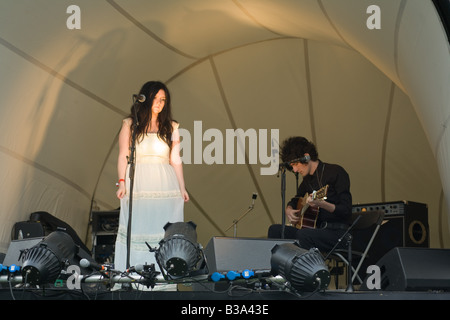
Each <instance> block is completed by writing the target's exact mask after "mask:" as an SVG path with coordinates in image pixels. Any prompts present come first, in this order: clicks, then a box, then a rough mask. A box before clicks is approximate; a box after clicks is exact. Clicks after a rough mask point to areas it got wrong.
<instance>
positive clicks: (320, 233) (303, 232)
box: [268, 223, 348, 252]
mask: <svg viewBox="0 0 450 320" xmlns="http://www.w3.org/2000/svg"><path fill="white" fill-rule="evenodd" d="M281 227H282V226H281V224H274V225H271V226H270V227H269V231H268V238H270V239H281V232H282V228H281ZM347 228H348V225H347V224H343V223H322V224H321V225H320V227H319V228H316V229H308V228H303V229H298V228H296V227H292V226H285V229H284V239H291V240H298V242H299V244H300V247H302V248H303V249H307V250H308V249H311V248H317V249H319V250H320V251H322V252H327V251H330V250H331V249H332V248H333V247H334V246H335V245H336V243H337V242H338V241H339V238H340V237H341V236H342V235H343V234H344V233H345V231H346V230H347Z"/></svg>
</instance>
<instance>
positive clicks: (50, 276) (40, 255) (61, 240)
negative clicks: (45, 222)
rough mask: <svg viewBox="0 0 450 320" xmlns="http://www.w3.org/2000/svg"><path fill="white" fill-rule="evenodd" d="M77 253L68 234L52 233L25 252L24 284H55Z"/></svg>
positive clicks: (23, 266) (23, 265) (61, 232)
mask: <svg viewBox="0 0 450 320" xmlns="http://www.w3.org/2000/svg"><path fill="white" fill-rule="evenodd" d="M77 251H78V247H77V246H76V245H75V242H74V241H73V239H72V237H71V236H70V235H68V234H67V233H66V232H63V231H54V232H52V233H50V234H49V235H48V236H47V237H45V238H44V239H43V240H42V241H41V242H39V243H38V244H37V245H35V246H34V247H32V248H30V249H27V250H25V251H24V256H23V264H22V277H23V282H24V283H29V284H33V285H38V284H46V283H53V282H55V280H56V279H57V277H58V276H59V274H60V273H61V271H62V269H63V267H64V266H65V264H67V263H68V261H69V260H70V259H72V258H73V257H74V256H75V254H76V253H77Z"/></svg>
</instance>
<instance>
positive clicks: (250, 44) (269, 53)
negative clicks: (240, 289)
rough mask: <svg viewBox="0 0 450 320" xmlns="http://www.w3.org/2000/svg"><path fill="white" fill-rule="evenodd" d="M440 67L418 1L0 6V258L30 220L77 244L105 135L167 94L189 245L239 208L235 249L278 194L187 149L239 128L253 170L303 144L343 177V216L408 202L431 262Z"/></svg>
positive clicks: (290, 187) (93, 194)
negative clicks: (350, 209) (177, 135)
mask: <svg viewBox="0 0 450 320" xmlns="http://www.w3.org/2000/svg"><path fill="white" fill-rule="evenodd" d="M70 5H76V6H77V7H76V8H75V11H72V10H68V8H69V6H70ZM371 5H377V8H378V9H379V11H378V12H377V11H370V10H369V12H367V11H368V8H369V6H371ZM69 9H72V8H69ZM369 9H370V8H369ZM77 10H79V11H77ZM67 11H68V12H67ZM368 21H369V26H370V23H375V24H376V23H379V27H380V29H370V28H369V27H368V25H367V22H368ZM77 24H78V25H77ZM73 26H75V27H80V28H79V29H72V27H73ZM449 58H450V54H449V42H448V39H447V36H446V34H445V31H444V28H443V26H442V23H441V21H440V18H439V15H438V13H437V12H436V10H435V8H434V5H433V3H432V1H431V0H430V1H428V0H371V1H368V0H339V1H337V0H280V1H278V0H277V1H273V0H218V1H207V0H170V1H160V0H153V1H149V0H106V1H103V0H89V1H88V0H78V1H66V0H58V1H52V0H35V1H24V0H2V1H1V2H0V83H1V86H0V103H1V105H0V130H1V133H2V134H1V135H0V163H1V166H0V181H2V184H1V185H0V192H1V202H0V221H1V223H0V251H2V252H5V251H6V249H7V248H8V246H9V242H10V234H11V228H12V226H13V225H14V223H16V222H18V221H24V220H27V219H28V216H29V214H30V213H31V212H35V211H40V210H44V211H48V212H49V213H51V214H53V215H55V216H56V217H58V218H60V219H62V220H64V221H66V222H67V223H69V224H70V225H71V226H72V227H73V228H74V229H75V230H76V231H77V233H78V234H79V235H80V237H81V238H82V239H87V240H89V237H90V234H89V217H90V212H91V209H92V208H94V209H95V210H110V209H114V208H117V207H118V206H119V202H118V200H117V199H116V198H115V182H116V180H117V173H116V158H117V151H118V148H117V134H118V130H119V128H120V124H121V119H122V118H123V117H124V116H126V114H127V113H128V112H129V109H130V106H131V97H132V94H133V93H137V92H138V90H139V89H140V87H141V85H142V84H143V83H144V82H146V81H148V80H161V81H164V82H166V83H167V84H168V86H169V89H170V90H171V93H172V96H173V106H174V116H175V119H177V120H178V121H179V122H180V124H181V128H183V130H185V131H184V133H185V134H186V135H189V136H190V137H191V143H190V146H191V148H188V146H189V144H187V141H186V140H185V144H184V145H185V146H186V147H185V150H184V153H183V157H184V161H185V165H184V171H185V180H186V185H187V188H188V191H189V193H190V195H191V201H190V202H189V203H188V204H187V205H186V212H185V216H186V220H192V221H194V222H195V223H196V224H197V225H198V226H197V233H198V236H199V241H200V242H201V243H202V244H203V245H206V244H207V242H208V240H209V239H210V238H211V237H213V236H223V235H225V236H231V235H232V230H230V231H227V232H226V231H225V230H226V229H227V228H228V227H229V226H230V225H231V224H232V222H233V220H234V219H236V218H238V217H239V216H240V215H241V214H242V213H243V212H244V211H245V210H246V209H247V208H248V206H249V205H250V203H251V197H252V194H253V193H254V192H257V193H258V198H257V200H256V204H255V209H254V210H253V211H252V212H251V213H250V214H249V215H248V216H247V217H246V218H245V219H243V220H242V221H241V222H240V223H239V225H238V236H241V237H265V236H266V232H267V228H268V226H269V225H270V224H271V223H275V222H277V223H279V222H281V197H280V184H281V181H280V178H279V177H277V175H276V174H275V175H261V172H260V169H261V168H263V167H267V166H268V165H267V164H263V163H262V162H261V161H260V159H258V160H257V162H256V163H254V164H251V163H249V161H246V163H244V164H240V163H238V159H237V157H235V158H234V159H235V161H234V162H233V164H226V163H224V164H220V163H214V164H208V163H205V161H204V160H205V155H208V154H210V150H211V148H212V147H213V145H211V144H212V141H209V140H208V137H207V135H204V134H205V132H208V133H215V137H220V136H222V137H224V139H225V137H226V132H227V130H236V129H243V130H244V131H246V132H249V131H248V130H251V129H254V130H255V132H256V133H257V139H258V143H260V145H258V149H257V152H260V151H261V150H265V149H262V148H261V147H266V148H268V150H269V151H268V154H266V156H270V155H271V154H270V153H271V152H272V147H273V146H272V144H271V140H270V138H271V137H273V136H271V130H275V131H276V132H277V133H278V135H279V137H278V138H279V140H283V139H285V138H287V137H289V136H292V135H302V136H305V137H308V138H309V139H311V140H313V141H314V142H315V143H316V144H317V147H318V149H319V156H320V158H321V159H322V160H323V161H326V162H333V163H339V164H341V165H343V166H344V167H345V168H346V169H347V171H348V172H349V174H350V176H351V181H352V186H351V191H352V194H353V200H354V203H373V202H385V201H399V200H409V201H416V202H421V203H426V204H427V205H428V213H429V224H430V241H431V246H432V247H447V248H448V247H450V236H449V224H448V221H449V219H448V213H449V209H448V208H449V207H450V206H449V201H450V170H449V152H450V150H449V145H450V142H449V141H450V135H449V131H448V130H447V127H448V121H449V116H450V103H449V101H450V97H449V90H448V88H449V86H450V59H449ZM195 124H197V130H196V129H195ZM199 124H201V130H199V127H198V125H199ZM210 129H211V130H210ZM208 130H209V131H208ZM263 132H267V133H268V138H267V139H265V141H264V139H263V135H262V133H263ZM194 140H195V142H197V144H195V143H194ZM214 146H218V145H214ZM251 146H252V147H253V145H251ZM195 148H196V149H195ZM189 149H190V151H191V157H190V159H188V157H187V155H188V153H187V151H189ZM194 150H197V151H199V150H200V152H203V153H204V154H202V156H201V157H200V160H201V161H200V162H201V163H197V164H196V163H194ZM220 150H221V149H220V148H216V149H215V151H217V152H220ZM252 150H253V149H251V147H250V146H249V145H248V144H247V146H246V152H247V155H248V156H251V155H253V153H254V152H255V151H252ZM222 152H223V159H225V156H226V153H227V152H226V149H225V140H224V147H223V149H222ZM215 155H216V156H217V159H220V157H219V156H218V155H217V154H215ZM189 160H190V161H189ZM287 178H288V181H287V196H288V198H289V197H291V196H292V195H293V193H294V192H295V189H294V188H295V179H294V176H293V175H292V174H290V173H288V177H287Z"/></svg>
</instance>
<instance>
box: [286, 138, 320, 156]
mask: <svg viewBox="0 0 450 320" xmlns="http://www.w3.org/2000/svg"><path fill="white" fill-rule="evenodd" d="M306 153H308V154H309V155H310V157H311V160H312V161H316V160H317V159H318V158H319V154H318V153H317V149H316V146H315V145H314V143H312V142H310V141H308V139H306V138H304V137H290V138H287V139H286V140H284V141H283V143H282V145H281V151H280V156H281V160H282V161H283V162H291V161H292V160H296V159H299V158H302V157H303V156H304V155H305V154H306Z"/></svg>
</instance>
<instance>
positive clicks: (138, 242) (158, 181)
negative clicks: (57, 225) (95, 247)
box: [114, 127, 184, 271]
mask: <svg viewBox="0 0 450 320" xmlns="http://www.w3.org/2000/svg"><path fill="white" fill-rule="evenodd" d="M175 130H178V129H177V127H175ZM169 154H170V148H169V146H168V145H167V143H165V142H164V141H162V140H161V139H160V138H158V135H157V134H156V133H148V134H147V135H146V136H145V137H144V139H143V140H142V141H141V142H140V143H137V144H136V162H135V163H136V166H135V168H136V169H135V178H134V190H133V206H132V224H131V245H130V267H132V266H136V265H138V264H141V265H145V264H154V265H155V268H156V270H157V271H160V269H159V266H158V264H157V263H156V258H155V253H154V252H150V251H149V249H148V247H147V245H146V242H147V243H148V244H149V245H150V246H151V247H152V248H156V247H159V242H160V241H161V239H163V238H164V229H163V227H164V226H165V225H166V223H167V222H172V223H173V222H181V221H183V219H184V199H183V197H182V195H181V191H180V186H179V183H178V180H177V177H176V174H175V171H174V168H173V167H172V166H171V165H170V164H169ZM126 190H127V192H129V190H130V178H129V167H128V168H127V175H126ZM128 205H129V195H128V194H127V195H125V196H124V197H123V198H122V199H121V201H120V218H119V229H118V234H117V239H116V246H115V257H114V268H115V269H116V270H120V271H125V270H126V260H127V228H128V218H129V206H128Z"/></svg>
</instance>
